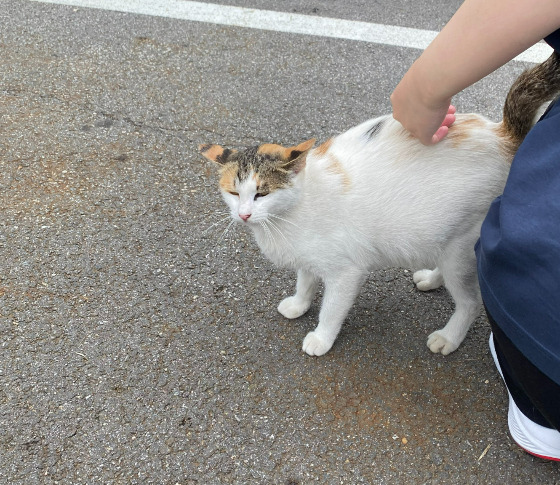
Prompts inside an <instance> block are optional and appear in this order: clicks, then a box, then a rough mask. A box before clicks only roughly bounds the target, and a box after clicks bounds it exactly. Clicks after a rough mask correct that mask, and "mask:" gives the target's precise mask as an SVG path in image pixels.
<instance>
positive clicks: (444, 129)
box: [432, 125, 449, 145]
mask: <svg viewBox="0 0 560 485" xmlns="http://www.w3.org/2000/svg"><path fill="white" fill-rule="evenodd" d="M448 132H449V127H448V126H443V125H442V126H440V127H439V128H438V130H437V131H436V132H435V134H434V135H433V136H432V145H435V144H436V143H439V142H440V141H441V140H443V139H444V138H445V136H446V135H447V133H448Z"/></svg>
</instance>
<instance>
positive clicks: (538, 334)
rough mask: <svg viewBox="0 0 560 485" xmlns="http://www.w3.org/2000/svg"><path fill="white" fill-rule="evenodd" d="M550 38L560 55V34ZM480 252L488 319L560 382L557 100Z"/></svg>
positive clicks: (530, 142)
mask: <svg viewBox="0 0 560 485" xmlns="http://www.w3.org/2000/svg"><path fill="white" fill-rule="evenodd" d="M545 40H546V41H547V42H549V43H550V44H551V45H552V46H553V47H554V48H555V49H556V50H560V30H558V31H556V32H554V33H553V34H551V35H550V36H549V37H547V38H546V39H545ZM475 250H476V253H477V258H478V274H479V281H480V289H481V292H482V298H483V300H484V303H485V305H486V307H487V308H488V311H489V313H490V315H492V317H493V318H494V320H495V321H496V323H497V324H498V325H499V326H500V328H501V329H502V330H503V331H504V332H505V334H506V335H507V336H508V337H509V338H510V339H511V341H512V342H513V343H514V345H515V346H516V347H517V348H518V349H519V350H521V352H523V354H524V355H525V356H526V357H527V358H528V359H529V360H530V361H531V362H532V363H533V364H535V365H536V366H537V367H538V368H539V369H540V370H541V371H542V372H543V373H545V374H546V375H547V376H548V377H550V378H551V379H552V380H553V381H555V382H556V383H557V384H560V102H556V103H555V104H554V105H553V106H552V108H551V109H550V110H549V111H548V112H547V113H546V114H545V115H544V116H543V118H542V119H541V120H540V121H539V122H538V123H537V124H536V125H535V126H534V127H533V129H532V130H531V131H530V132H529V134H528V135H527V137H526V138H525V140H524V141H523V143H522V144H521V146H520V147H519V150H518V151H517V153H516V155H515V157H514V159H513V162H512V166H511V170H510V174H509V177H508V180H507V183H506V186H505V188H504V193H503V195H502V196H501V197H499V198H498V199H496V200H495V201H494V202H493V203H492V205H491V207H490V210H489V212H488V215H487V216H486V219H485V221H484V223H483V225H482V229H481V235H480V240H479V242H478V243H477V245H476V247H475Z"/></svg>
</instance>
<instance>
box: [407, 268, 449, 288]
mask: <svg viewBox="0 0 560 485" xmlns="http://www.w3.org/2000/svg"><path fill="white" fill-rule="evenodd" d="M412 281H414V283H416V288H418V289H419V290H420V291H429V290H435V289H436V288H439V287H440V286H441V285H443V276H442V274H441V271H440V269H439V268H434V269H433V270H430V269H421V270H420V271H416V272H415V273H414V274H413V275H412Z"/></svg>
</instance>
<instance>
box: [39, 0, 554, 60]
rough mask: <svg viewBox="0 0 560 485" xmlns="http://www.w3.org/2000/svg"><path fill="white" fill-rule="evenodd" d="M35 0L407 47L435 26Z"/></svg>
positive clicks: (156, 0) (131, 1) (173, 0)
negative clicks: (416, 26) (405, 25)
mask: <svg viewBox="0 0 560 485" xmlns="http://www.w3.org/2000/svg"><path fill="white" fill-rule="evenodd" d="M32 1H35V2H41V3H52V4H58V5H69V6H73V7H80V8H96V9H102V10H110V11H114V12H124V13H133V14H140V15H150V16H154V17H165V18H172V19H179V20H189V21H193V22H205V23H212V24H219V25H230V26H236V27H246V28H251V29H259V30H270V31H275V32H287V33H292V34H303V35H313V36H320V37H332V38H337V39H349V40H356V41H362V42H370V43H374V44H385V45H391V46H397V47H406V48H412V49H420V50H422V49H425V48H426V47H427V46H428V45H429V43H430V42H431V41H432V40H433V38H434V37H435V36H436V35H437V32H435V31H432V30H421V29H413V28H408V27H398V26H394V25H383V24H374V23H370V22H360V21H355V20H343V19H335V18H327V17H315V16H311V15H302V14H294V13H288V12H274V11H270V10H259V9H253V8H245V7H234V6H230V5H217V4H213V3H203V2H189V1H182V0H32ZM551 52H552V49H551V48H550V47H549V46H548V45H546V44H544V43H539V44H536V45H534V46H533V47H531V48H530V49H528V50H526V51H525V52H523V53H522V54H520V55H519V56H517V57H516V58H515V60H517V61H525V62H534V63H539V62H542V61H544V60H545V59H546V58H547V57H548V56H549V55H550V53H551Z"/></svg>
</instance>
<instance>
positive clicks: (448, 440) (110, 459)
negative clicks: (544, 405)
mask: <svg viewBox="0 0 560 485" xmlns="http://www.w3.org/2000/svg"><path fill="white" fill-rule="evenodd" d="M224 3H226V2H224ZM227 3H230V2H227ZM236 3H237V2H236ZM296 3H297V4H298V5H299V8H300V10H302V13H314V14H319V15H320V14H323V13H324V14H325V15H331V16H340V17H345V18H361V17H362V9H364V10H365V9H367V10H368V11H370V13H369V14H368V15H367V16H366V17H367V18H366V19H367V20H370V21H385V22H389V20H390V19H387V15H388V13H387V12H385V11H384V8H385V7H384V5H383V4H382V2H371V3H370V2H367V3H366V2H359V1H356V2H349V3H348V4H346V5H347V9H348V11H347V12H345V13H344V14H342V13H341V12H340V10H341V9H342V5H343V2H338V3H336V2H326V3H328V4H329V5H330V4H332V5H331V6H330V7H329V9H327V10H328V11H325V12H323V11H322V10H317V11H313V9H318V8H319V6H318V5H316V4H317V3H318V2H302V3H301V4H300V3H299V2H296ZM322 3H323V2H319V4H322ZM422 3H425V4H426V7H427V8H429V9H432V10H434V11H438V12H440V13H439V15H440V17H439V18H435V19H433V20H431V21H430V22H428V19H427V18H426V16H425V15H420V14H419V15H418V19H419V23H420V24H419V26H420V27H422V28H432V29H437V28H439V27H440V26H441V25H443V22H444V21H445V20H446V18H445V15H446V11H447V9H448V7H446V9H445V10H444V11H441V10H438V9H437V8H436V7H437V5H439V4H438V3H437V2H428V1H426V2H422ZM440 3H446V2H440ZM453 3H455V4H456V3H458V2H453ZM237 4H238V5H242V2H238V3H237ZM293 4H294V2H291V3H288V2H287V3H286V10H288V11H291V10H290V9H292V8H294V7H293ZM434 5H435V6H434ZM446 5H447V3H446ZM248 6H257V7H262V6H263V2H257V0H255V2H254V4H248ZM0 7H1V11H2V13H0V21H1V22H2V31H1V33H0V59H1V60H0V63H1V67H2V69H1V71H2V74H1V79H2V81H1V85H0V133H1V134H0V167H1V170H0V188H1V190H0V207H1V209H0V211H1V212H0V213H1V217H0V251H1V254H2V258H1V259H0V346H1V352H2V353H1V356H2V358H1V360H0V483H2V484H4V483H5V484H21V485H30V484H88V485H90V484H91V485H93V484H169V485H175V484H181V485H191V484H205V485H206V484H209V485H212V484H222V483H223V484H279V485H303V484H308V483H321V484H343V483H346V484H361V483H364V484H397V483H410V484H424V483H427V484H448V483H462V484H479V483H488V484H504V483H508V484H531V483H535V484H545V483H546V484H555V483H556V484H558V483H560V475H559V471H558V465H557V464H553V463H546V462H544V461H541V460H539V459H536V458H532V457H530V456H529V455H526V454H524V453H523V452H522V451H520V450H519V449H518V448H517V447H516V446H515V445H514V444H513V442H512V441H511V439H510V438H509V435H508V432H507V422H506V409H507V400H506V394H505V391H504V389H503V387H502V384H501V382H500V380H499V377H498V374H497V373H496V371H495V370H494V368H493V365H492V361H491V357H490V354H489V351H488V348H487V338H488V334H489V327H488V324H487V322H486V320H485V318H484V317H483V316H481V317H480V319H479V320H477V322H476V324H475V325H474V327H473V329H472V330H471V331H470V333H469V335H468V337H467V339H466V341H465V342H464V344H463V346H462V347H460V349H459V350H458V351H457V352H455V353H454V354H452V355H450V356H448V357H442V356H441V355H433V354H431V353H430V352H429V350H428V349H427V347H426V344H425V341H426V338H427V335H428V334H429V333H430V332H431V331H433V330H434V329H436V328H439V327H441V326H442V325H443V324H444V323H445V321H446V320H447V319H448V317H449V315H450V313H451V311H452V302H451V301H450V298H449V296H448V295H447V293H446V292H445V291H444V290H438V291H434V292H430V293H427V294H421V293H419V292H417V291H415V289H414V286H413V284H412V281H411V272H410V271H409V270H408V269H399V268H395V269H388V270H386V271H381V272H376V273H373V274H372V275H371V278H370V279H369V280H368V281H367V283H366V285H365V286H364V288H363V291H362V292H361V294H360V296H359V298H358V299H357V301H356V304H355V305H354V307H353V309H352V311H351V313H350V316H349V318H348V322H347V324H346V325H345V327H344V328H343V331H342V333H341V335H340V336H339V338H338V340H337V342H336V344H335V345H334V347H333V349H332V350H331V351H330V352H329V353H328V354H327V355H325V356H324V357H321V358H310V357H308V356H306V355H305V354H303V353H302V352H301V350H300V348H301V341H302V339H303V337H304V336H305V334H306V333H307V332H308V331H309V330H310V329H312V328H313V327H314V325H315V321H316V318H317V314H318V309H319V303H320V302H319V299H318V300H317V301H316V302H315V304H314V305H313V307H312V308H311V310H310V312H309V313H308V314H307V315H306V316H304V317H302V318H300V319H298V320H296V321H289V320H286V319H284V318H283V317H281V316H280V315H279V314H278V313H277V311H276V305H277V304H278V302H279V301H280V300H281V299H282V298H283V297H284V296H286V295H288V294H290V293H291V292H292V290H293V286H294V275H292V274H290V273H288V272H286V271H283V270H278V269H275V268H273V267H272V265H271V264H270V263H269V262H268V261H266V260H265V259H264V258H263V257H262V256H261V255H260V253H259V251H258V249H257V247H256V245H255V243H254V242H253V241H252V239H251V236H250V235H249V234H247V233H244V232H243V231H242V230H240V229H239V228H236V229H232V230H231V231H229V232H228V233H227V234H223V231H224V229H225V227H226V222H225V221H223V220H222V219H223V217H224V215H223V214H224V206H223V203H222V201H221V199H220V196H219V194H218V191H217V188H216V175H215V173H214V169H213V167H211V166H209V164H208V163H206V162H204V160H203V159H202V158H201V157H200V156H199V155H198V153H197V149H196V147H197V145H198V144H199V143H221V144H226V145H228V146H231V147H238V146H243V145H246V144H256V143H260V142H270V141H276V142H281V143H285V144H290V143H298V142H300V141H303V140H305V139H307V138H310V137H311V136H314V137H317V138H318V139H319V140H325V139H327V138H328V137H330V136H331V135H333V134H335V133H338V132H340V131H342V130H345V129H346V128H348V127H350V126H352V125H354V124H356V123H357V122H359V121H362V120H364V119H366V118H368V117H372V116H376V115H378V114H381V113H387V112H388V111H389V109H390V105H389V101H388V96H389V94H390V92H391V90H392V88H393V87H394V86H395V84H396V83H397V82H398V80H399V78H400V76H402V74H403V73H404V72H405V70H406V68H407V66H408V65H410V63H411V62H412V61H413V60H414V58H415V57H416V56H417V55H418V52H416V51H411V50H407V49H399V48H389V47H384V46H376V45H368V44H363V43H357V42H349V41H340V40H336V39H323V38H316V37H315V38H313V37H305V36H295V35H288V34H279V33H272V32H259V31H253V30H243V29H236V28H229V27H223V26H217V25H210V24H202V23H191V22H182V21H175V20H168V19H162V18H152V17H145V16H134V15H126V14H120V13H114V12H103V11H94V10H87V9H76V8H72V7H62V6H52V5H42V4H36V3H30V2H19V1H12V0H9V1H1V2H0ZM397 7H399V4H395V5H393V7H391V8H397ZM276 8H283V7H282V4H278V5H276ZM325 8H327V7H325ZM403 8H404V7H403ZM414 8H416V9H418V11H423V10H422V5H416V6H415V7H414ZM401 13H402V15H401V17H398V19H396V20H395V21H394V22H393V23H395V24H404V23H405V20H407V19H414V18H415V17H414V13H413V12H411V13H410V15H405V13H406V12H405V11H404V10H402V8H401ZM449 15H450V13H449ZM399 19H400V20H399ZM409 21H410V20H409ZM389 23H390V22H389ZM427 24H430V25H427ZM407 26H414V25H407ZM523 67H524V66H523V65H521V64H511V65H509V66H507V67H505V68H503V69H501V70H500V71H498V72H497V73H495V74H494V75H493V76H491V77H490V78H488V79H487V80H485V81H483V82H481V83H479V84H478V85H476V86H475V87H473V88H471V89H469V90H467V91H465V92H464V93H462V94H461V95H460V96H459V97H458V98H457V104H458V105H459V107H460V109H462V110H464V111H478V112H481V113H483V114H486V115H488V116H490V117H492V118H494V119H497V118H499V116H500V111H501V104H502V102H503V98H504V95H505V92H506V90H507V88H508V86H509V84H510V83H511V81H512V80H513V79H514V78H515V77H516V76H517V74H519V72H520V71H521V70H522V69H523ZM214 224H215V225H214ZM483 452H486V453H485V454H484V453H483Z"/></svg>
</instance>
